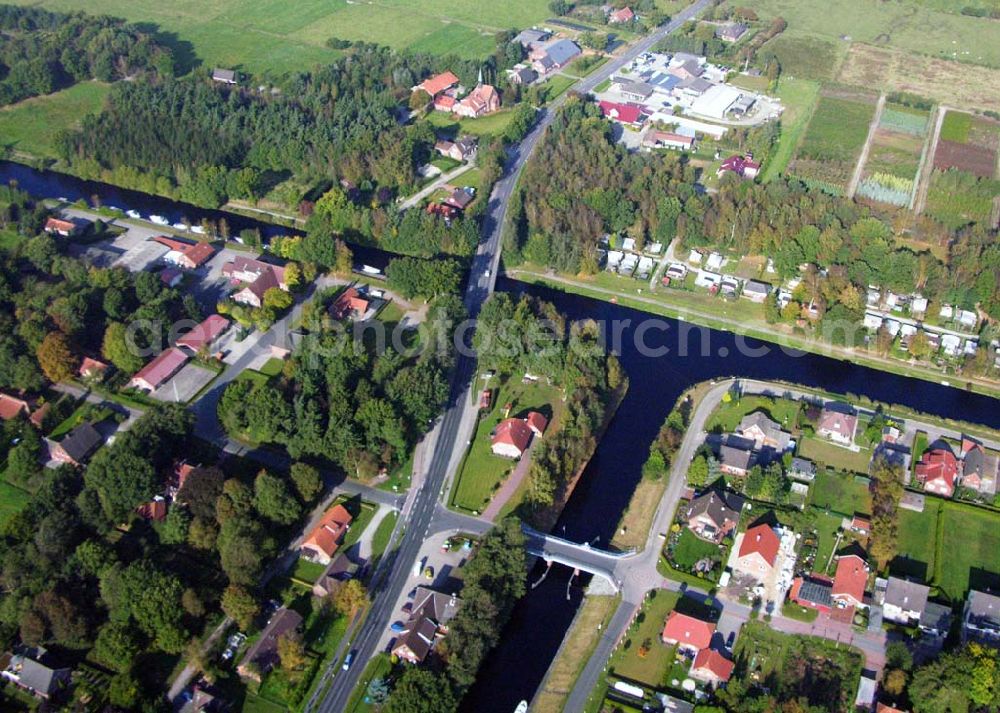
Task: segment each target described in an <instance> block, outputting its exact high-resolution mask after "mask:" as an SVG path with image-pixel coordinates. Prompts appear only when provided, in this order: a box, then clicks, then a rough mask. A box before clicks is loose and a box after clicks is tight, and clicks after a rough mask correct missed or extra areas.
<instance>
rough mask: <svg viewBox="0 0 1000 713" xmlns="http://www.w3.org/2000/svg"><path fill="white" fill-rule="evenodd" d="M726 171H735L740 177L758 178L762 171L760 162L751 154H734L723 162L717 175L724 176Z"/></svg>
mask: <svg viewBox="0 0 1000 713" xmlns="http://www.w3.org/2000/svg"><path fill="white" fill-rule="evenodd" d="M726 173H735V174H736V175H737V176H739V177H740V178H756V177H757V174H758V173H760V164H759V163H757V162H756V161H754V160H753V159H752V158H750V157H749V156H739V155H733V156H730V157H729V158H727V159H725V160H724V161H723V162H722V164H721V165H720V166H719V168H718V170H717V171H716V172H715V175H716V177H717V178H722V176H723V175H725V174H726Z"/></svg>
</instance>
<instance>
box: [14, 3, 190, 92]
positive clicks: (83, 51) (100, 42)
mask: <svg viewBox="0 0 1000 713" xmlns="http://www.w3.org/2000/svg"><path fill="white" fill-rule="evenodd" d="M0 32H2V33H3V35H4V38H3V42H2V43H0V106H2V105H5V104H13V103H15V102H19V101H21V100H22V99H27V98H28V97H33V96H38V95H40V94H50V93H52V92H54V91H57V90H59V89H65V88H66V87H68V86H71V85H73V84H76V83H77V82H82V81H84V80H88V79H96V80H98V81H101V82H114V81H116V80H119V79H124V78H125V77H135V76H136V75H137V74H148V75H149V76H151V77H155V76H160V77H171V76H173V73H174V60H173V57H172V56H171V52H170V50H169V49H168V48H167V47H164V46H162V45H160V44H158V43H157V42H156V40H155V38H154V36H153V34H152V33H150V32H147V31H144V30H140V29H139V28H138V27H136V26H135V25H130V24H127V23H125V22H124V21H123V20H119V19H116V18H113V17H107V16H94V15H86V14H84V13H74V14H63V13H57V12H49V11H47V10H43V9H41V8H35V7H19V6H16V5H0Z"/></svg>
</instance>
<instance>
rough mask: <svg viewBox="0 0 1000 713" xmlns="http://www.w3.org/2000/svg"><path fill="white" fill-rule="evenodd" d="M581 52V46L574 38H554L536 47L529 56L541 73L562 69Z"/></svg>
mask: <svg viewBox="0 0 1000 713" xmlns="http://www.w3.org/2000/svg"><path fill="white" fill-rule="evenodd" d="M580 53H581V50H580V48H579V47H578V46H577V44H576V43H575V42H573V41H572V40H565V39H563V40H553V41H551V42H548V43H546V44H544V45H539V46H537V47H535V48H534V49H533V50H532V52H531V54H530V55H529V58H530V59H531V60H532V67H534V69H535V71H536V72H538V73H539V74H545V73H546V72H550V71H552V70H553V69H561V68H562V67H565V66H566V65H567V64H569V63H570V62H571V61H573V59H574V58H576V57H577V56H579V55H580Z"/></svg>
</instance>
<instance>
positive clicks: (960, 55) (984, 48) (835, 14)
mask: <svg viewBox="0 0 1000 713" xmlns="http://www.w3.org/2000/svg"><path fill="white" fill-rule="evenodd" d="M935 2H936V3H945V2H948V0H935ZM733 4H735V5H739V4H743V5H746V6H748V7H752V8H753V9H754V10H755V11H756V12H757V14H758V15H760V16H761V18H763V19H770V18H772V17H775V16H779V15H780V16H781V17H783V18H784V19H785V20H787V21H788V30H789V31H791V32H795V33H796V34H798V33H804V34H808V35H814V36H816V37H819V38H822V39H824V40H828V41H833V42H842V40H841V39H840V38H841V37H842V36H849V37H850V38H851V40H853V41H854V42H865V43H871V44H878V45H889V46H891V47H897V48H899V49H902V50H907V51H909V52H919V53H921V54H926V55H929V56H931V57H938V58H940V57H947V58H957V59H961V60H963V61H965V62H975V63H978V64H984V65H988V66H993V67H1000V23H996V22H990V21H989V20H984V19H980V18H975V17H966V16H962V15H957V14H953V13H946V12H939V11H937V10H936V9H935V7H941V6H942V5H941V4H937V5H933V6H932V5H930V4H923V3H921V4H917V3H915V2H913V1H912V0H911V1H908V2H880V1H879V0H841V2H838V3H837V4H836V10H835V11H831V5H830V3H829V2H826V0H751V2H743V3H739V2H735V0H734V3H733ZM964 4H965V3H958V2H955V3H951V4H950V6H951V7H955V6H961V5H964ZM792 73H793V74H794V71H792Z"/></svg>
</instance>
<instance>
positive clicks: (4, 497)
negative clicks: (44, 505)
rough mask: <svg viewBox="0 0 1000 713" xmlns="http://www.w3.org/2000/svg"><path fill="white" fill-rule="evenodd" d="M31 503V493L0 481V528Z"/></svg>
mask: <svg viewBox="0 0 1000 713" xmlns="http://www.w3.org/2000/svg"><path fill="white" fill-rule="evenodd" d="M29 502H31V493H29V492H28V491H27V490H21V488H18V487H17V486H15V485H11V484H10V483H8V482H7V481H6V480H2V479H0V527H2V526H4V525H6V524H7V522H8V521H9V520H10V519H11V518H12V517H14V516H15V515H17V514H18V513H19V512H21V511H22V510H24V508H26V507H27V506H28V503H29Z"/></svg>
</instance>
